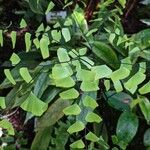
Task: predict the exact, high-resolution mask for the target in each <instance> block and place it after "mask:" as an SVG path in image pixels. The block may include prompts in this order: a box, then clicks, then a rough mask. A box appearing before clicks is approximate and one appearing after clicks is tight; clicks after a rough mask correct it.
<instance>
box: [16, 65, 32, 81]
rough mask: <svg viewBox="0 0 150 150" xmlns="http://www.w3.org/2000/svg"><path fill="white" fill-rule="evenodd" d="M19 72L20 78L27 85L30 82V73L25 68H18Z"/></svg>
mask: <svg viewBox="0 0 150 150" xmlns="http://www.w3.org/2000/svg"><path fill="white" fill-rule="evenodd" d="M19 72H20V75H21V77H22V78H23V79H24V80H25V81H26V82H27V83H30V82H32V77H31V75H30V73H29V71H28V68H27V67H22V68H20V70H19Z"/></svg>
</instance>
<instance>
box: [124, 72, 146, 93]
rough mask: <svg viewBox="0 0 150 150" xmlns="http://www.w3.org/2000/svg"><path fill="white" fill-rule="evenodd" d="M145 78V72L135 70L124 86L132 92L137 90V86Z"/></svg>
mask: <svg viewBox="0 0 150 150" xmlns="http://www.w3.org/2000/svg"><path fill="white" fill-rule="evenodd" d="M145 78H146V75H145V74H143V73H141V72H137V73H136V74H135V75H133V76H132V77H131V78H130V79H129V80H128V81H127V82H126V83H125V84H124V87H125V88H126V89H127V90H128V91H130V92H131V93H132V94H133V93H135V91H136V90H137V86H138V85H139V84H141V83H142V82H143V81H144V80H145Z"/></svg>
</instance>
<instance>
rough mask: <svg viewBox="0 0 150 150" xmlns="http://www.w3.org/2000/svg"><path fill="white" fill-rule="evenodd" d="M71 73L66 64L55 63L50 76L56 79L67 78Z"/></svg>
mask: <svg viewBox="0 0 150 150" xmlns="http://www.w3.org/2000/svg"><path fill="white" fill-rule="evenodd" d="M71 75H72V72H71V71H70V70H69V68H68V67H66V66H61V65H60V64H57V65H55V66H54V67H53V68H52V77H53V78H54V79H56V80H58V79H63V78H67V77H69V76H71Z"/></svg>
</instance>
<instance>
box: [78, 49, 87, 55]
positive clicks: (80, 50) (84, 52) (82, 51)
mask: <svg viewBox="0 0 150 150" xmlns="http://www.w3.org/2000/svg"><path fill="white" fill-rule="evenodd" d="M86 52H87V48H80V49H79V55H80V56H83V55H85V54H86Z"/></svg>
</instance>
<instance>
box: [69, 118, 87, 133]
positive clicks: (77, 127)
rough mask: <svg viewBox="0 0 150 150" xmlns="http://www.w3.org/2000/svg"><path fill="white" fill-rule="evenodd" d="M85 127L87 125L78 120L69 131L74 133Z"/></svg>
mask: <svg viewBox="0 0 150 150" xmlns="http://www.w3.org/2000/svg"><path fill="white" fill-rule="evenodd" d="M84 128H85V125H84V124H83V123H82V122H81V121H77V122H75V123H74V124H73V125H71V126H70V127H69V128H68V130H67V132H69V133H70V134H73V133H75V132H79V131H82V130H83V129H84Z"/></svg>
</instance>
